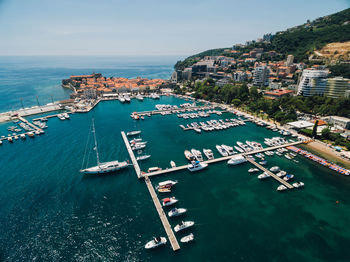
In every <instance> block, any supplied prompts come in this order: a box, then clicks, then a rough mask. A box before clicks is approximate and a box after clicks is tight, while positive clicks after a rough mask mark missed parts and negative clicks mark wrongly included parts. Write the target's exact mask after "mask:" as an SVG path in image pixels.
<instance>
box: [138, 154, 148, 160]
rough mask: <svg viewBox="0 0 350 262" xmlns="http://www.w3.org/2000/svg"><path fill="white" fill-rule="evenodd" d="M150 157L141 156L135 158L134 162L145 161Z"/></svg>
mask: <svg viewBox="0 0 350 262" xmlns="http://www.w3.org/2000/svg"><path fill="white" fill-rule="evenodd" d="M150 157H151V155H142V156H138V157H136V160H137V161H140V160H146V159H148V158H150Z"/></svg>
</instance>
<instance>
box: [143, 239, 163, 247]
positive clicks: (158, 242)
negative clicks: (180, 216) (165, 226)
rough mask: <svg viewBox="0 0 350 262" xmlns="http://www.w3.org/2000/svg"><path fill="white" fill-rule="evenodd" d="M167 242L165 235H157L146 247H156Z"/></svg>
mask: <svg viewBox="0 0 350 262" xmlns="http://www.w3.org/2000/svg"><path fill="white" fill-rule="evenodd" d="M166 242H167V240H166V238H165V237H155V238H153V239H152V240H151V241H149V242H147V244H146V245H145V248H146V249H152V248H156V247H159V246H162V245H165V244H166Z"/></svg>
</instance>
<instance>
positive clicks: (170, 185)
mask: <svg viewBox="0 0 350 262" xmlns="http://www.w3.org/2000/svg"><path fill="white" fill-rule="evenodd" d="M176 184H177V180H176V181H173V180H166V181H163V182H159V183H158V187H167V186H169V187H172V186H174V185H176Z"/></svg>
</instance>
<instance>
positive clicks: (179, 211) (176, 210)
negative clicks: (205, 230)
mask: <svg viewBox="0 0 350 262" xmlns="http://www.w3.org/2000/svg"><path fill="white" fill-rule="evenodd" d="M186 212H187V209H186V208H173V209H172V210H170V211H169V212H168V216H169V217H177V216H181V215H182V214H184V213H186Z"/></svg>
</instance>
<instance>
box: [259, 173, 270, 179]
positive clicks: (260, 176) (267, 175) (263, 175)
mask: <svg viewBox="0 0 350 262" xmlns="http://www.w3.org/2000/svg"><path fill="white" fill-rule="evenodd" d="M268 177H270V175H269V174H268V173H266V172H264V173H262V174H261V175H258V178H259V179H264V178H268Z"/></svg>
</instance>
